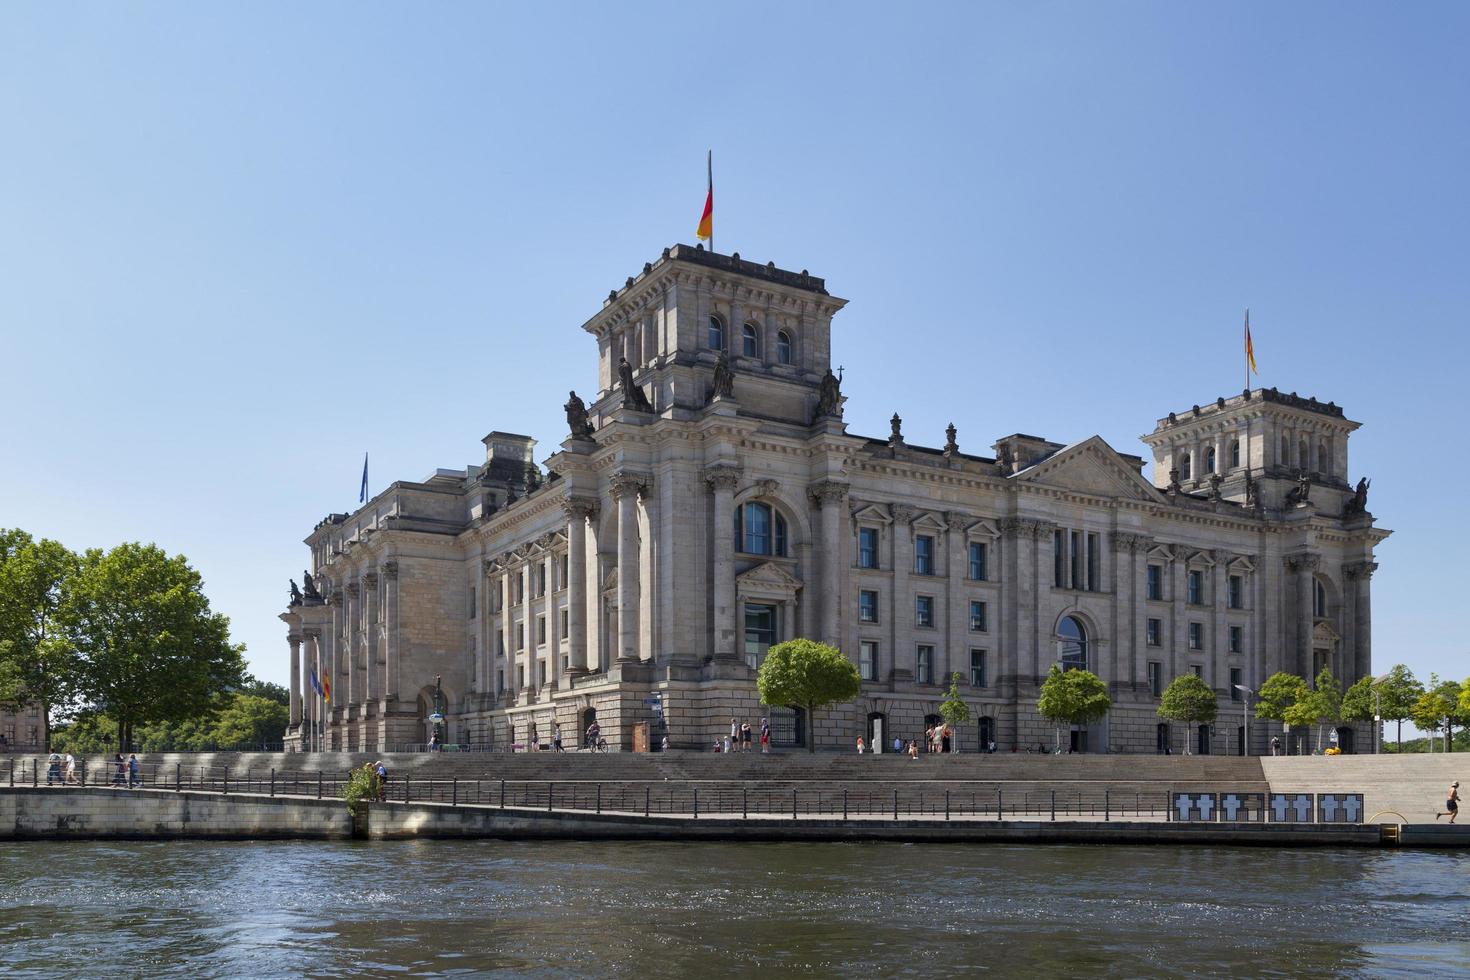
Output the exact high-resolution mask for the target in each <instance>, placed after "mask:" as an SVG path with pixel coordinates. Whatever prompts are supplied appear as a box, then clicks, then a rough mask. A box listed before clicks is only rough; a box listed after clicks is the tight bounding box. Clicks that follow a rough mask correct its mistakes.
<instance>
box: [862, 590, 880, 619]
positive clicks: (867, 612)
mask: <svg viewBox="0 0 1470 980" xmlns="http://www.w3.org/2000/svg"><path fill="white" fill-rule="evenodd" d="M877 621H878V593H876V592H870V591H869V590H867V589H864V590H863V591H861V592H859V593H858V622H860V623H876V622H877Z"/></svg>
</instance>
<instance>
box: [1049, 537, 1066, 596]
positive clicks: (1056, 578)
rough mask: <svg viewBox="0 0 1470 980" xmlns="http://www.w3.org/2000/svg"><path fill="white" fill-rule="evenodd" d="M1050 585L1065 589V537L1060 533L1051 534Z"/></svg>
mask: <svg viewBox="0 0 1470 980" xmlns="http://www.w3.org/2000/svg"><path fill="white" fill-rule="evenodd" d="M1051 584H1052V585H1054V586H1056V587H1057V588H1059V589H1065V588H1066V587H1067V537H1066V534H1065V533H1064V532H1062V531H1053V532H1051Z"/></svg>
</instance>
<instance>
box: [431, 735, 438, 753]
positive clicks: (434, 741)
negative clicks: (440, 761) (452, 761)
mask: <svg viewBox="0 0 1470 980" xmlns="http://www.w3.org/2000/svg"><path fill="white" fill-rule="evenodd" d="M429 751H430V752H438V751H439V733H438V732H434V733H433V734H432V735H430V736H429Z"/></svg>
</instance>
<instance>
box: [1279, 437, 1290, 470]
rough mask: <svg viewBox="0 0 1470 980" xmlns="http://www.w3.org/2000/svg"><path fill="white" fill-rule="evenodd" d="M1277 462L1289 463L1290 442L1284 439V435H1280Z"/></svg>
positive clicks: (1285, 464) (1284, 464)
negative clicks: (1279, 457)
mask: <svg viewBox="0 0 1470 980" xmlns="http://www.w3.org/2000/svg"><path fill="white" fill-rule="evenodd" d="M1278 462H1280V463H1281V465H1282V466H1290V465H1291V443H1289V442H1287V441H1286V436H1282V437H1281V459H1280V460H1279V461H1278Z"/></svg>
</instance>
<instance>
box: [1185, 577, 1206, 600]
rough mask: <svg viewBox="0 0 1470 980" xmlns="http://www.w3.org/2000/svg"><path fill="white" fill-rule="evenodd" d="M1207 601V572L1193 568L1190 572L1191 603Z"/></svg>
mask: <svg viewBox="0 0 1470 980" xmlns="http://www.w3.org/2000/svg"><path fill="white" fill-rule="evenodd" d="M1204 601H1205V573H1204V572H1201V571H1198V570H1195V569H1191V570H1190V572H1189V604H1190V605H1191V606H1199V605H1203V604H1204Z"/></svg>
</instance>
